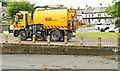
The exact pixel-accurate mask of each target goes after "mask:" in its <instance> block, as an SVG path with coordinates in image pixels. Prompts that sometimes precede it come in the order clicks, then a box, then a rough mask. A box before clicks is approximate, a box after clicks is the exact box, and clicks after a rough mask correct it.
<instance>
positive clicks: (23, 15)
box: [14, 11, 33, 30]
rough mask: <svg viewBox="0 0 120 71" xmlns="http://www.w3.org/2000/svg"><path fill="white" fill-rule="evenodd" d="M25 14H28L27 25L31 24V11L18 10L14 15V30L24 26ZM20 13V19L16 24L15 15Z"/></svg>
mask: <svg viewBox="0 0 120 71" xmlns="http://www.w3.org/2000/svg"><path fill="white" fill-rule="evenodd" d="M25 14H28V25H32V24H33V22H32V20H31V13H28V12H27V11H19V13H16V16H15V17H14V30H20V29H21V28H26V20H25V18H26V16H25ZM20 15H22V19H21V20H20V21H19V22H18V23H17V24H16V21H17V17H18V16H20Z"/></svg>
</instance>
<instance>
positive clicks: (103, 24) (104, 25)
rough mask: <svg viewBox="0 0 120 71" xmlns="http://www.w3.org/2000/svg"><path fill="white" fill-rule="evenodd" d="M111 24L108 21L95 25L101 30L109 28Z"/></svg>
mask: <svg viewBox="0 0 120 71" xmlns="http://www.w3.org/2000/svg"><path fill="white" fill-rule="evenodd" d="M109 26H110V24H108V23H98V24H96V25H95V27H94V28H95V29H96V30H101V29H104V30H106V29H109Z"/></svg>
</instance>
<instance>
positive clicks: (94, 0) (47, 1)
mask: <svg viewBox="0 0 120 71" xmlns="http://www.w3.org/2000/svg"><path fill="white" fill-rule="evenodd" d="M28 1H30V3H35V4H36V6H45V5H64V6H65V7H68V8H70V7H73V8H77V7H78V6H79V7H80V8H81V9H83V8H85V6H86V5H88V6H91V7H98V6H100V3H102V6H108V4H109V5H111V4H112V1H113V0H28Z"/></svg>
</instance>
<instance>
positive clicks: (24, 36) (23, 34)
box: [19, 31, 27, 40]
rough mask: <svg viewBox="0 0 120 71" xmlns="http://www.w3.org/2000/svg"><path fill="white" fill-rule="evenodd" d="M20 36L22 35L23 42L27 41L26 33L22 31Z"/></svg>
mask: <svg viewBox="0 0 120 71" xmlns="http://www.w3.org/2000/svg"><path fill="white" fill-rule="evenodd" d="M19 35H21V40H26V39H27V36H26V33H25V31H20V33H19Z"/></svg>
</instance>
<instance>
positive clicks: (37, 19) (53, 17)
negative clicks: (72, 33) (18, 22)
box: [33, 9, 68, 30]
mask: <svg viewBox="0 0 120 71" xmlns="http://www.w3.org/2000/svg"><path fill="white" fill-rule="evenodd" d="M67 13H68V11H67V10H66V9H53V10H36V11H35V12H34V17H33V22H34V24H43V25H44V28H59V29H61V30H67V24H68V23H67V21H68V15H67Z"/></svg>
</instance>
